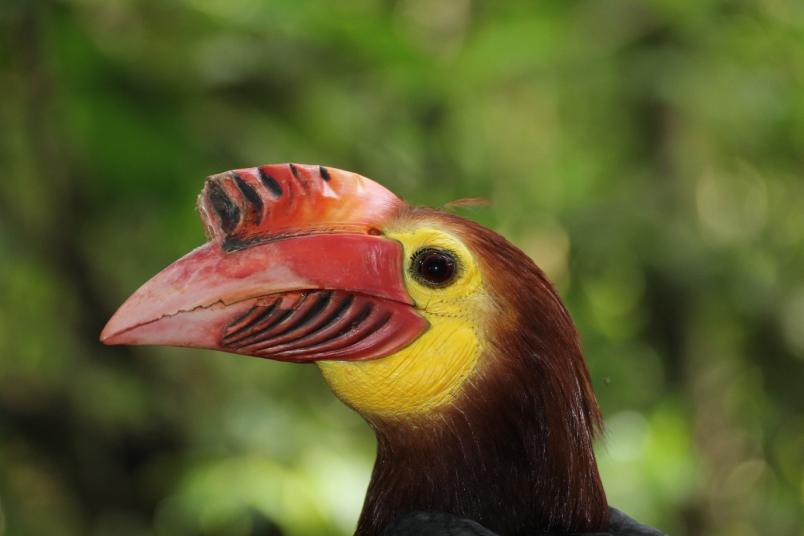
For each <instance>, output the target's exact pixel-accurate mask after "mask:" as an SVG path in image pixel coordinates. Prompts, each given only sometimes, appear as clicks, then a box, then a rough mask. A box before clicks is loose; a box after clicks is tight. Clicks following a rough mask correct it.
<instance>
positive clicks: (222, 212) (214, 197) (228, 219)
mask: <svg viewBox="0 0 804 536" xmlns="http://www.w3.org/2000/svg"><path fill="white" fill-rule="evenodd" d="M207 188H209V194H208V199H209V201H210V203H211V204H212V208H213V209H215V212H216V213H217V214H218V218H219V219H220V221H221V229H223V232H224V233H227V234H228V233H231V232H232V231H234V230H235V228H236V227H237V225H238V223H240V209H239V208H237V205H236V204H235V203H234V202H233V201H232V200H231V199H230V198H229V196H228V195H226V192H225V191H224V190H223V188H221V185H220V184H218V183H217V182H215V181H213V180H211V181H209V182H208V183H207Z"/></svg>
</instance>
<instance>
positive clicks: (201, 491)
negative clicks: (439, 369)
mask: <svg viewBox="0 0 804 536" xmlns="http://www.w3.org/2000/svg"><path fill="white" fill-rule="evenodd" d="M0 42H1V43H2V48H0V96H2V99H0V124H1V125H2V129H0V161H2V163H3V165H2V176H3V177H2V180H0V259H1V260H0V296H2V299H1V300H0V534H8V535H10V536H17V535H30V534H48V535H56V536H58V535H79V534H80V535H83V534H90V535H106V534H115V535H141V534H158V535H185V534H186V535H190V534H207V535H210V534H249V533H257V532H260V531H262V532H261V533H262V534H267V533H270V526H271V523H276V524H277V525H278V526H280V527H282V529H283V530H284V531H285V533H286V534H289V535H309V534H333V535H334V534H348V533H350V531H351V530H352V528H353V526H354V523H355V520H356V517H357V513H358V511H359V508H360V505H361V502H362V497H363V492H364V489H365V485H366V483H367V480H368V474H369V471H370V467H371V463H372V460H373V448H374V447H373V439H372V437H371V434H370V432H369V431H368V429H367V427H366V426H365V425H364V424H363V423H362V421H361V420H360V419H359V417H357V416H356V415H354V414H352V413H351V412H350V411H348V410H347V409H346V408H344V407H343V406H341V405H340V403H338V402H337V401H336V400H335V398H334V397H333V396H332V395H331V394H330V393H329V392H328V391H327V389H326V386H325V385H324V384H323V382H322V380H321V379H320V378H319V376H318V372H317V371H316V369H315V367H301V366H291V365H283V364H278V363H271V362H266V361H261V360H256V359H242V358H232V357H230V356H225V355H218V354H211V353H208V352H207V353H205V352H198V351H190V350H176V349H159V348H153V349H151V348H137V349H126V348H105V347H101V346H100V345H99V343H98V342H97V335H98V333H99V331H100V329H101V327H102V325H103V323H104V321H105V320H106V319H107V318H108V316H109V315H110V314H111V312H112V311H113V310H114V308H115V307H116V306H117V305H118V304H119V303H120V302H121V301H122V299H123V298H124V297H125V296H127V295H128V294H129V293H130V292H131V291H132V290H133V289H134V288H135V287H136V286H137V285H138V284H139V283H141V282H143V281H144V280H145V279H147V278H148V277H149V276H150V275H152V274H153V273H155V272H156V271H157V270H158V269H160V268H161V267H162V266H164V265H166V264H167V263H169V262H170V261H172V260H173V259H175V258H177V257H178V256H179V255H181V254H183V253H184V252H185V251H187V250H189V249H190V248H191V247H193V246H195V245H198V244H199V243H201V242H202V241H203V234H202V229H201V225H200V224H199V222H198V220H197V217H196V215H195V214H194V203H193V201H194V198H195V196H196V194H197V193H198V191H199V190H200V188H201V185H202V180H203V177H204V176H206V175H209V174H211V173H213V172H218V171H222V170H226V169H231V168H234V167H244V166H249V165H254V164H260V163H269V162H287V161H296V162H303V163H323V164H327V165H331V166H335V167H340V168H344V169H349V170H354V171H357V172H359V173H363V174H365V175H367V176H370V177H372V178H375V179H377V180H379V181H380V182H382V183H383V184H385V185H387V186H388V187H390V188H391V189H393V190H394V191H396V192H397V193H400V194H401V195H403V196H404V197H406V198H407V199H409V200H410V201H412V202H415V203H420V204H431V205H436V206H438V205H441V204H443V203H445V202H447V201H450V200H452V199H455V198H459V197H465V196H485V197H487V198H489V199H491V200H493V202H494V205H493V206H492V207H491V208H488V209H476V210H475V211H472V212H470V213H469V214H468V215H469V216H470V217H472V218H475V219H477V220H479V221H480V222H482V223H484V224H486V225H489V226H492V227H494V228H496V229H498V230H500V231H501V232H502V233H503V234H505V235H507V236H508V237H510V238H511V239H512V240H514V241H515V242H516V243H517V244H519V245H520V246H521V247H522V248H523V249H525V250H526V251H527V252H528V253H529V254H530V255H531V256H532V257H533V258H534V259H535V260H536V261H537V262H539V263H540V264H541V265H542V266H543V267H544V268H545V270H546V271H547V272H548V274H549V275H550V276H551V277H552V278H553V280H554V281H555V282H556V283H557V285H558V287H559V288H560V290H561V293H562V295H563V296H564V297H565V298H566V300H567V303H568V305H569V308H570V309H571V311H572V313H573V315H574V317H575V319H576V321H577V323H578V325H579V328H580V331H581V333H582V336H583V340H584V346H585V351H586V356H587V360H588V363H589V366H590V369H591V372H592V375H593V378H594V381H595V385H596V389H597V394H598V397H599V399H600V401H601V404H602V406H603V409H604V413H605V415H606V417H607V433H606V437H605V438H604V439H603V440H602V441H601V442H600V445H599V449H598V452H599V459H600V465H601V468H602V471H603V476H604V482H605V485H606V488H607V492H608V495H609V498H610V502H611V503H612V504H614V505H617V506H619V507H620V508H622V509H624V510H626V511H628V512H629V513H631V514H632V515H634V516H636V517H637V518H639V519H641V520H643V521H645V522H648V523H652V524H655V525H657V526H659V527H661V528H663V529H665V530H667V531H669V532H671V533H673V534H676V535H684V534H691V535H698V534H700V535H704V534H705V535H724V536H725V535H729V536H754V535H765V534H773V535H798V534H801V531H802V527H804V513H803V512H804V389H802V378H804V277H802V273H804V247H802V246H804V180H802V179H803V177H802V172H803V171H804V3H802V2H800V1H799V0H696V1H693V0H690V1H681V0H645V1H637V0H541V1H538V2H529V1H526V0H518V1H509V2H492V1H491V0H449V1H440V2H427V1H424V0H387V1H379V0H376V1H375V0H349V1H338V2H325V1H320V0H319V1H310V2H301V1H296V0H229V1H225V2H224V1H216V0H170V1H164V2H155V1H147V0H3V1H2V3H0Z"/></svg>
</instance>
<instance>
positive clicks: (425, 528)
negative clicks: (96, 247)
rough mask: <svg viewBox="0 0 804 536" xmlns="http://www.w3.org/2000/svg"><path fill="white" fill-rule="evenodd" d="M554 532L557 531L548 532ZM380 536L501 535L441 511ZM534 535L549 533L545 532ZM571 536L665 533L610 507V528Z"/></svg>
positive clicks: (411, 518)
mask: <svg viewBox="0 0 804 536" xmlns="http://www.w3.org/2000/svg"><path fill="white" fill-rule="evenodd" d="M550 534H556V536H558V535H557V533H550ZM382 536H500V535H498V534H497V533H495V532H492V531H490V530H488V529H487V528H485V527H483V526H482V525H480V524H478V523H475V522H474V521H471V520H469V519H463V518H460V517H456V516H453V515H450V514H444V513H442V512H412V513H410V514H407V515H404V516H402V517H400V518H399V519H397V520H396V521H394V522H393V523H391V525H389V526H388V527H387V528H386V529H385V531H383V533H382ZM533 536H548V533H544V534H538V535H537V534H534V535H533ZM571 536H666V535H665V534H664V533H663V532H660V531H658V530H656V529H654V528H652V527H649V526H647V525H642V524H641V523H638V522H636V521H634V520H633V519H631V518H630V517H628V516H627V515H625V514H624V513H622V512H620V511H619V510H617V509H616V508H609V528H608V530H607V531H606V532H586V533H576V534H573V535H571Z"/></svg>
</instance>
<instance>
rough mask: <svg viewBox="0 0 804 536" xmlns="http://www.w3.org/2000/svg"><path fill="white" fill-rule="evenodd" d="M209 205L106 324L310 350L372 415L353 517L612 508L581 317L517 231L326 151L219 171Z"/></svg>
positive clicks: (540, 521)
mask: <svg viewBox="0 0 804 536" xmlns="http://www.w3.org/2000/svg"><path fill="white" fill-rule="evenodd" d="M198 209H199V212H200V214H201V218H202V220H203V222H204V225H205V227H206V229H207V234H208V237H209V242H207V243H206V244H204V245H203V246H201V247H199V248H198V249H195V250H194V251H192V252H190V253H189V254H187V255H186V256H185V257H183V258H181V259H179V260H178V261H176V262H175V263H173V264H171V265H170V266H168V267H167V268H165V269H164V270H163V271H162V272H160V273H159V274H157V275H156V276H154V277H153V278H152V279H151V280H150V281H148V282H147V283H145V284H144V285H143V286H142V287H141V288H140V289H139V290H137V291H136V292H135V293H134V295H132V296H131V297H130V298H129V299H128V300H127V301H126V302H125V303H124V304H123V305H122V306H121V307H120V309H119V310H118V311H117V312H116V313H115V315H114V316H113V317H112V318H111V320H110V321H109V323H108V324H107V325H106V327H105V329H104V330H103V333H102V334H101V340H102V341H103V342H104V343H106V344H135V345H140V344H159V345H171V346H186V347H198V348H210V349H215V350H221V351H225V352H231V353H237V354H244V355H250V356H257V357H264V358H269V359H276V360H281V361H293V362H315V363H316V364H317V365H318V366H319V368H320V370H321V372H322V374H323V375H324V377H325V379H326V381H327V382H328V384H329V385H330V386H331V388H332V390H333V391H334V392H335V394H336V395H337V396H338V397H339V398H341V399H342V400H343V401H344V402H345V403H346V404H348V405H349V406H351V407H352V408H354V409H355V410H356V411H358V412H359V413H360V414H361V415H363V416H364V417H365V418H366V420H367V421H368V422H369V423H370V424H371V425H372V426H373V428H374V429H375V431H376V433H377V437H378V441H379V447H378V460H377V464H376V465H375V469H374V473H373V475H372V482H371V484H370V486H369V492H368V496H367V499H366V504H365V506H364V511H363V514H362V516H361V520H360V522H359V526H358V533H359V534H378V533H379V532H380V531H381V530H382V527H383V526H385V524H387V523H388V522H390V521H392V520H393V519H394V518H395V517H397V516H399V515H401V514H404V513H407V512H409V511H412V510H440V511H444V512H448V513H451V514H455V515H461V516H465V517H468V518H470V519H474V520H476V521H478V522H480V523H482V524H484V525H485V526H488V527H489V528H491V529H493V530H497V531H499V532H501V533H504V534H520V533H525V532H526V531H530V530H545V531H546V530H567V531H581V530H595V529H600V528H604V527H605V526H606V523H607V516H608V511H607V505H606V499H605V495H604V493H603V489H602V486H601V484H600V478H599V476H598V472H597V467H596V463H595V459H594V453H593V451H592V439H593V436H594V434H595V433H596V430H597V427H598V426H599V423H600V414H599V410H598V407H597V404H596V401H595V399H594V395H593V393H592V388H591V383H590V380H589V375H588V372H587V370H586V366H585V364H584V361H583V358H582V355H581V352H580V349H579V344H578V338H577V335H576V331H575V328H574V326H573V324H572V321H571V319H570V317H569V315H568V313H567V311H566V309H565V308H564V306H563V305H562V303H561V301H560V299H559V297H558V295H557V293H556V292H555V290H554V289H553V287H552V285H551V284H550V283H549V282H548V281H547V279H546V278H545V277H544V275H543V273H542V272H541V270H539V268H538V267H536V265H535V264H534V263H533V262H532V261H531V260H530V259H529V258H528V257H527V256H526V255H525V254H524V253H522V252H521V251H520V250H519V249H517V248H516V247H515V246H513V245H512V244H510V243H509V242H508V241H506V240H505V239H504V238H502V237H501V236H499V235H497V234H496V233H494V232H493V231H490V230H488V229H486V228H484V227H482V226H480V225H477V224H475V223H472V222H470V221H467V220H464V219H462V218H459V217H457V216H454V215H451V214H447V213H444V212H441V211H437V210H433V209H425V208H416V207H412V206H410V205H408V204H406V203H405V202H404V201H402V200H401V199H400V198H399V197H397V196H396V195H394V194H393V193H391V192H390V191H389V190H387V189H386V188H384V187H383V186H381V185H379V184H377V183H376V182H374V181H371V180H369V179H367V178H365V177H362V176H360V175H357V174H354V173H349V172H346V171H341V170H337V169H334V168H325V167H321V166H306V165H298V164H281V165H266V166H260V167H257V168H249V169H238V170H234V171H230V172H226V173H222V174H220V175H215V176H212V177H210V178H208V179H207V182H206V185H205V187H204V190H203V192H202V193H201V195H200V197H199V200H198Z"/></svg>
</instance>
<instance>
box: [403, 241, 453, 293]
mask: <svg viewBox="0 0 804 536" xmlns="http://www.w3.org/2000/svg"><path fill="white" fill-rule="evenodd" d="M410 271H411V273H412V274H413V278H414V279H416V281H418V282H419V283H421V284H422V285H425V286H428V287H434V288H440V287H446V286H447V285H450V284H451V283H452V282H453V281H454V280H455V276H456V275H457V273H458V259H456V258H455V255H454V254H453V253H451V252H449V251H447V250H445V249H436V248H422V249H420V250H419V251H417V252H416V253H414V254H413V258H412V260H411V263H410Z"/></svg>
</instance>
